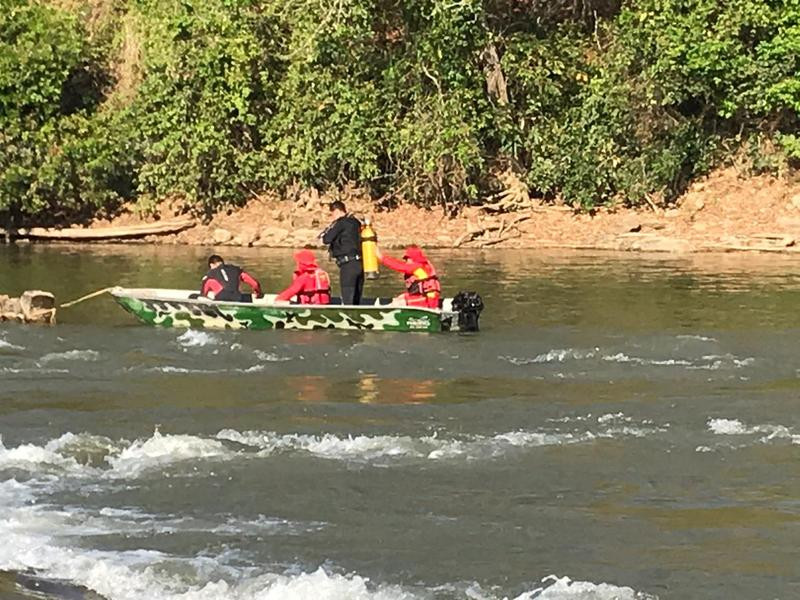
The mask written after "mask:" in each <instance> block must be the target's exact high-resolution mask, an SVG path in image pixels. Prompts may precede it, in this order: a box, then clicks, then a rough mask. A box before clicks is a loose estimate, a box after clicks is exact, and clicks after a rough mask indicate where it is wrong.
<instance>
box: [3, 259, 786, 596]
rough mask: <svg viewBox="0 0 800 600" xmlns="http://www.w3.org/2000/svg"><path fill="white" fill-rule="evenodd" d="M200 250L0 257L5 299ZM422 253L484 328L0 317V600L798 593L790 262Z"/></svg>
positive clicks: (190, 280) (279, 262) (131, 277)
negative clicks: (241, 326) (184, 326)
mask: <svg viewBox="0 0 800 600" xmlns="http://www.w3.org/2000/svg"><path fill="white" fill-rule="evenodd" d="M207 252H208V250H203V249H192V248H172V247H151V246H120V247H114V246H105V247H72V246H20V247H12V246H6V247H2V246H0V289H2V291H4V292H6V293H18V292H20V291H21V290H23V289H29V288H42V289H48V290H51V291H53V292H55V293H56V294H57V296H58V297H59V299H60V300H67V299H70V298H73V297H76V296H80V295H82V294H84V293H87V292H89V291H92V290H93V289H96V288H100V287H104V286H107V285H113V284H121V285H129V286H151V287H182V286H188V287H195V286H196V285H197V281H198V279H199V276H200V275H201V274H202V272H203V259H204V257H205V254H206V253H207ZM229 254H230V256H228V259H229V260H230V261H234V262H237V263H239V264H241V265H243V266H245V267H247V268H249V269H250V270H252V271H253V272H254V273H255V274H257V275H258V276H260V277H261V278H262V283H265V284H266V288H267V289H269V290H276V289H278V288H279V287H281V286H282V285H283V283H284V282H285V280H286V279H287V277H288V273H289V272H290V269H291V256H290V252H288V251H275V250H258V251H256V250H253V251H243V250H238V251H236V252H233V251H231V252H230V253H229ZM432 255H433V257H434V259H435V261H434V262H435V264H436V265H437V267H438V269H439V270H440V272H443V278H444V285H445V288H446V291H449V292H454V291H457V290H460V289H476V290H478V291H480V292H481V294H482V295H483V297H484V299H485V301H486V311H485V313H484V316H483V318H482V322H481V324H482V331H481V332H480V333H478V334H461V335H459V334H437V335H422V334H393V333H376V332H373V333H359V332H333V331H322V332H286V331H279V332H224V331H223V332H212V331H186V330H170V329H154V328H149V327H147V326H144V325H138V324H136V323H135V322H134V321H133V320H132V317H130V316H129V315H127V314H126V313H125V312H123V311H122V309H121V308H119V307H117V306H116V305H115V304H114V303H113V301H112V300H111V298H110V297H104V298H100V299H97V300H93V301H89V302H85V303H83V304H80V305H77V306H75V307H73V308H70V309H64V310H62V311H61V312H60V314H59V319H60V324H59V325H58V326H55V327H49V328H48V327H33V326H19V325H14V324H4V325H1V326H0V435H2V443H1V444H0V570H2V571H5V575H3V576H2V577H0V596H2V593H3V592H2V590H3V589H5V590H7V593H8V594H11V593H12V592H11V591H10V590H11V588H13V587H14V585H15V582H16V581H22V578H21V577H20V574H21V573H24V574H27V575H29V576H31V577H32V578H34V579H33V580H34V581H36V582H38V585H40V586H42V585H45V584H48V582H49V583H50V584H53V585H55V583H56V582H58V583H59V585H60V586H61V587H58V586H55V587H54V588H53V589H55V591H54V592H52V593H54V594H55V595H56V596H59V595H60V596H62V597H70V598H81V597H87V598H88V597H94V596H93V595H92V594H90V593H89V592H88V591H87V590H93V591H94V592H96V593H98V594H100V595H101V596H102V597H105V598H109V599H137V600H139V599H154V600H155V599H162V598H170V599H173V598H174V599H178V598H180V599H186V600H189V599H198V600H200V599H202V600H211V599H235V600H251V599H270V600H271V599H279V598H280V599H290V600H294V599H315V600H316V599H342V600H351V599H355V600H361V599H364V600H366V599H370V600H401V599H403V600H406V599H407V600H411V599H418V598H419V599H431V600H440V599H441V600H444V599H459V600H461V599H464V600H480V599H484V600H494V599H498V600H499V599H502V598H508V599H509V600H510V599H517V600H531V599H533V598H539V599H546V600H553V599H577V600H611V599H613V598H617V599H621V600H630V599H634V598H639V599H642V598H660V599H666V598H680V599H687V598H692V599H706V598H708V599H712V598H713V599H717V598H741V599H757V598H763V599H772V598H781V599H783V598H787V599H788V598H798V597H800V571H798V567H797V564H798V560H797V559H798V550H797V542H798V540H800V478H798V474H799V473H798V471H800V461H798V457H800V446H799V445H798V444H800V416H798V412H799V411H798V408H800V406H799V405H798V400H800V394H799V392H800V380H798V369H800V355H798V352H797V349H798V333H800V328H798V321H799V320H800V317H799V316H798V310H797V308H798V296H799V295H800V264H798V263H797V262H796V259H793V258H788V257H774V256H767V257H759V256H756V257H753V256H744V255H722V256H697V257H688V258H663V257H657V256H630V255H627V256H618V255H608V254H567V255H565V254H563V253H562V254H556V253H553V254H548V253H542V252H536V253H532V252H524V251H518V252H517V251H493V252H485V253H481V252H459V253H444V252H442V253H436V252H434V253H432ZM397 284H398V280H397V279H395V277H392V276H391V275H387V276H385V277H384V278H382V279H381V280H380V282H379V283H378V284H377V285H373V284H370V286H371V287H370V293H373V292H375V293H391V292H393V291H396V285H397ZM3 582H4V583H3ZM3 597H5V596H3ZM8 597H11V596H8Z"/></svg>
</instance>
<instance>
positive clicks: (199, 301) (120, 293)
mask: <svg viewBox="0 0 800 600" xmlns="http://www.w3.org/2000/svg"><path fill="white" fill-rule="evenodd" d="M155 290H168V291H170V292H188V293H190V294H192V293H197V292H195V291H194V290H177V289H171V288H123V287H115V288H113V289H112V290H111V291H110V293H111V295H112V296H114V298H133V299H135V300H139V301H149V302H185V303H187V304H193V305H197V306H208V305H210V306H233V307H237V308H238V307H242V308H269V309H280V310H287V309H289V310H291V309H303V310H308V309H325V310H329V309H333V310H337V309H343V308H347V309H358V310H360V311H364V310H366V311H369V312H373V311H384V310H398V309H399V310H413V311H419V312H423V313H430V314H434V315H438V316H441V317H447V316H450V315H454V314H456V313H455V312H454V311H448V310H444V309H442V308H429V307H425V306H403V305H398V304H394V305H393V304H380V305H376V304H262V303H256V302H234V301H226V300H211V299H210V298H205V297H202V298H178V297H173V298H162V297H152V296H148V295H147V294H146V293H132V292H153V291H155ZM126 292H127V293H126ZM269 295H271V296H274V295H276V294H269Z"/></svg>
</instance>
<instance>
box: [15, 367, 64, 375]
mask: <svg viewBox="0 0 800 600" xmlns="http://www.w3.org/2000/svg"><path fill="white" fill-rule="evenodd" d="M0 373H6V374H8V375H24V374H26V373H29V374H31V375H36V376H39V375H51V374H54V373H69V369H42V368H40V367H31V368H28V369H17V368H14V367H3V368H2V369H0Z"/></svg>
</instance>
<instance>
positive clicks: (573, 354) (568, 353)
mask: <svg viewBox="0 0 800 600" xmlns="http://www.w3.org/2000/svg"><path fill="white" fill-rule="evenodd" d="M598 351H599V348H594V349H592V350H576V349H574V348H563V349H553V350H548V351H547V352H545V353H543V354H537V355H536V356H534V357H530V358H526V357H518V356H498V358H499V359H500V360H505V361H507V362H510V363H511V364H512V365H516V366H523V365H530V364H546V363H554V362H558V363H562V362H565V361H568V360H584V359H587V358H594V357H595V356H597V352H598Z"/></svg>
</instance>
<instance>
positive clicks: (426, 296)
mask: <svg viewBox="0 0 800 600" xmlns="http://www.w3.org/2000/svg"><path fill="white" fill-rule="evenodd" d="M378 260H380V261H381V264H382V265H383V266H385V267H388V268H390V269H392V270H393V271H399V272H400V273H402V274H403V279H404V281H405V284H406V292H405V293H404V294H403V295H401V296H398V297H397V298H395V299H396V300H400V301H404V302H405V304H406V305H407V306H420V307H423V308H439V302H440V299H441V295H442V285H441V283H439V277H438V276H437V275H436V269H434V268H433V265H432V264H431V262H430V261H429V260H428V257H427V256H425V253H424V252H423V251H422V249H421V248H419V247H418V246H409V247H408V248H406V251H405V253H404V254H403V260H398V259H396V258H392V257H391V256H384V255H383V254H381V252H380V250H379V251H378Z"/></svg>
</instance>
